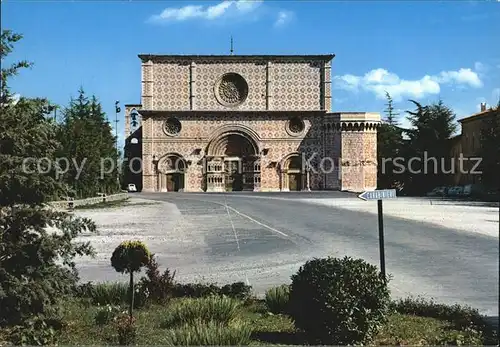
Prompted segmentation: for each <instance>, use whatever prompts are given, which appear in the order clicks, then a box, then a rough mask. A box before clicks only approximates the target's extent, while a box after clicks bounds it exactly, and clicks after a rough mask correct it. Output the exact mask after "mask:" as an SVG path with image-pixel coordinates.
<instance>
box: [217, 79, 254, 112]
mask: <svg viewBox="0 0 500 347" xmlns="http://www.w3.org/2000/svg"><path fill="white" fill-rule="evenodd" d="M247 96H248V84H247V81H245V79H244V78H243V77H242V76H241V75H239V74H237V73H233V72H231V73H227V74H225V75H223V76H222V77H221V78H220V79H219V81H218V82H217V84H216V85H215V97H216V98H217V100H218V101H219V103H221V104H222V105H224V106H237V105H240V104H241V103H243V102H244V101H245V100H246V98H247Z"/></svg>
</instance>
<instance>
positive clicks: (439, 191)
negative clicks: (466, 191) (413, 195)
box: [427, 187, 448, 196]
mask: <svg viewBox="0 0 500 347" xmlns="http://www.w3.org/2000/svg"><path fill="white" fill-rule="evenodd" d="M447 192H448V188H447V187H436V188H434V189H433V190H431V191H430V192H428V193H427V196H445V195H446V193H447Z"/></svg>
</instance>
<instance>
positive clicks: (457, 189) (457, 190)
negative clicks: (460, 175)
mask: <svg viewBox="0 0 500 347" xmlns="http://www.w3.org/2000/svg"><path fill="white" fill-rule="evenodd" d="M463 191H464V187H462V186H454V187H451V188H450V189H449V190H448V196H460V195H462V194H463Z"/></svg>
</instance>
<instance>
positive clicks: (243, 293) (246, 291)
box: [220, 282, 252, 301]
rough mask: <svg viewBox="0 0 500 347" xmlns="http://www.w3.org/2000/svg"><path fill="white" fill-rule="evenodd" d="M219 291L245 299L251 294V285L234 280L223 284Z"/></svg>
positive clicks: (235, 297)
mask: <svg viewBox="0 0 500 347" xmlns="http://www.w3.org/2000/svg"><path fill="white" fill-rule="evenodd" d="M220 293H221V294H222V295H226V296H229V297H231V298H234V299H239V300H243V301H245V300H248V299H249V298H250V296H251V294H252V286H249V285H246V284H245V283H243V282H234V283H231V284H226V285H224V286H223V287H222V288H221V289H220Z"/></svg>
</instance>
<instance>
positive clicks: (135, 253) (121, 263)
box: [111, 241, 151, 273]
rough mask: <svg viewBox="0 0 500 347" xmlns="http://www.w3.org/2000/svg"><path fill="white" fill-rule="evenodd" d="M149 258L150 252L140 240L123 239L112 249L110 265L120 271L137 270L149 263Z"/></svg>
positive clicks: (129, 271)
mask: <svg viewBox="0 0 500 347" xmlns="http://www.w3.org/2000/svg"><path fill="white" fill-rule="evenodd" d="M150 258H151V253H150V252H149V250H148V248H147V247H146V245H145V244H144V243H142V242H141V241H124V242H122V243H121V244H120V245H119V246H118V247H116V249H115V250H114V252H113V255H112V256H111V266H113V267H114V269H115V270H116V271H117V272H121V273H124V272H125V273H131V272H137V271H139V270H140V269H141V268H142V267H143V266H146V265H147V264H148V263H149V260H150Z"/></svg>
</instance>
